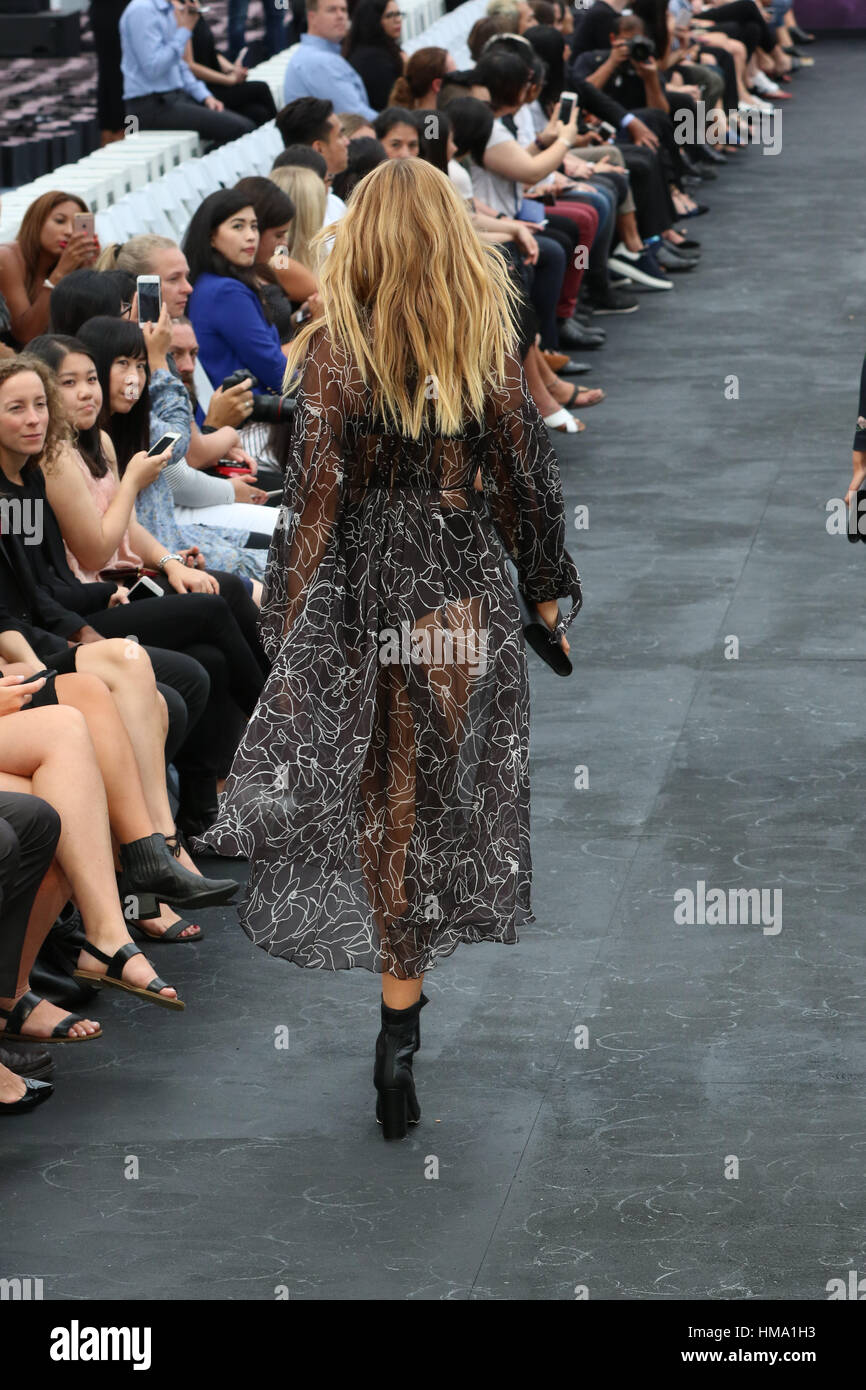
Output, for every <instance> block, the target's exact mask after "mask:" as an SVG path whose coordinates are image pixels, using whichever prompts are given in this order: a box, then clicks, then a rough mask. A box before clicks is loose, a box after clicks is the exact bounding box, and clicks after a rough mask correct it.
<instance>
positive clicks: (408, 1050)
mask: <svg viewBox="0 0 866 1390" xmlns="http://www.w3.org/2000/svg"><path fill="white" fill-rule="evenodd" d="M429 1002H430V1001H429V999H428V998H427V996H426V994H422V995H421V997H420V999H419V1000H418V1002H417V1004H410V1006H409V1008H408V1009H389V1008H388V1006H387V1005H386V1004H385V1003H383V1004H382V1031H381V1032H380V1034H379V1036H378V1038H377V1039H376V1065H375V1067H374V1069H373V1085H374V1086H375V1087H376V1090H377V1091H378V1092H379V1095H378V1097H377V1100H376V1119H377V1120H378V1121H379V1122H380V1124H381V1125H382V1134H383V1137H384V1138H385V1139H405V1138H406V1131H407V1128H408V1126H409V1125H410V1124H413V1125H417V1123H418V1121H419V1120H420V1118H421V1107H420V1105H419V1104H418V1097H417V1096H416V1094H415V1078H414V1076H413V1075H412V1058H413V1056H414V1055H415V1053H416V1052H417V1051H418V1049H419V1048H420V1046H421V1017H420V1016H421V1010H422V1009H423V1007H424V1005H425V1004H429Z"/></svg>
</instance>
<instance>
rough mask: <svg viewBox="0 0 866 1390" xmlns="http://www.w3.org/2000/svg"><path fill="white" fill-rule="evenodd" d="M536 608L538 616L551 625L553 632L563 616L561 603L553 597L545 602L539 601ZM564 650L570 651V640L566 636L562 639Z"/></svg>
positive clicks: (545, 623) (546, 624)
mask: <svg viewBox="0 0 866 1390" xmlns="http://www.w3.org/2000/svg"><path fill="white" fill-rule="evenodd" d="M535 609H536V612H537V613H538V616H539V617H540V618H541V621H542V622H543V623H544V625H545V627H549V628H550V630H551V632H552V631H553V629H554V628H555V627H556V624H557V623H558V622H559V620H560V617H561V616H562V615H561V614H560V611H559V604H558V603H557V601H556V599H555V598H551V599H548V600H547V601H546V602H545V603H537V604H536V605H535ZM562 650H563V651H564V652H568V650H569V646H568V642H567V641H566V639H565V638H564V637H563V639H562Z"/></svg>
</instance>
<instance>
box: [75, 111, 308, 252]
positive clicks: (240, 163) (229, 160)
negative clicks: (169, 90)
mask: <svg viewBox="0 0 866 1390" xmlns="http://www.w3.org/2000/svg"><path fill="white" fill-rule="evenodd" d="M282 148H283V142H282V139H281V137H280V133H279V131H278V130H277V129H276V127H275V125H274V123H273V121H269V122H268V124H267V125H264V126H261V127H260V128H259V129H258V130H253V131H250V133H249V135H242V136H241V137H240V139H238V140H232V141H231V142H230V143H229V144H227V145H222V146H221V147H220V148H219V149H217V150H213V151H212V152H211V153H210V154H206V155H204V156H203V157H202V158H198V159H188V160H185V161H184V162H183V163H182V164H179V165H178V166H177V167H176V168H172V169H168V170H167V171H166V172H165V173H164V174H163V175H162V177H161V178H159V179H156V180H155V181H154V182H151V183H148V184H147V186H146V187H143V188H139V189H135V190H133V191H131V192H129V193H127V194H126V196H125V197H123V198H120V199H119V200H118V201H117V202H116V203H113V204H112V206H111V207H108V208H104V209H103V210H102V211H101V212H97V214H96V233H97V236H98V237H99V240H100V241H101V243H102V244H103V246H105V245H107V244H108V243H109V242H113V241H117V242H123V241H128V240H129V238H130V237H132V236H136V235H137V234H139V233H141V232H156V233H157V234H158V235H159V236H168V237H171V238H172V239H173V240H174V241H182V240H183V237H184V234H185V232H186V229H187V226H188V225H189V220H190V218H191V217H192V214H193V213H194V212H195V210H196V208H197V207H198V205H199V203H201V201H202V199H204V198H206V197H207V195H208V194H209V193H213V192H214V191H215V190H216V189H217V188H232V187H233V186H234V185H235V184H236V183H237V182H238V180H239V179H242V178H246V177H247V176H248V175H250V174H267V173H269V172H270V169H271V166H272V164H273V162H274V159H275V158H276V156H277V155H278V154H279V152H280V150H281V149H282Z"/></svg>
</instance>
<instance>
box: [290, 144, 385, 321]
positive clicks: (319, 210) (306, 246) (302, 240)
mask: <svg viewBox="0 0 866 1390" xmlns="http://www.w3.org/2000/svg"><path fill="white" fill-rule="evenodd" d="M361 143H363V142H361ZM268 177H269V178H270V179H271V180H272V182H273V183H274V184H276V186H277V188H279V189H281V191H282V192H283V193H285V194H286V196H287V197H288V198H291V200H292V203H293V204H294V208H295V215H294V218H293V219H292V225H291V227H290V228H289V234H288V241H287V247H288V252H289V255H290V256H291V258H292V260H293V261H294V262H295V263H296V264H297V265H300V266H303V268H304V270H305V271H306V272H307V274H308V275H310V276H311V277H312V278H313V279H314V280H315V288H314V289H313V291H312V294H313V295H317V294H318V290H319V280H318V270H317V264H316V256H315V253H314V252H313V251H312V249H311V247H310V242H311V241H312V239H313V237H314V236H315V234H316V232H318V231H320V230H321V228H322V227H323V226H324V216H325V202H326V198H327V194H326V192H325V185H324V183H323V182H322V180H321V179H320V178H319V175H318V174H316V173H314V171H313V170H312V169H310V168H307V167H306V166H305V165H303V164H282V165H280V167H279V168H278V169H272V170H271V172H270V174H269V175H268ZM339 177H340V178H342V177H343V175H342V174H341V175H339ZM308 297H309V296H308Z"/></svg>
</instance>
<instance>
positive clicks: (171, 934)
mask: <svg viewBox="0 0 866 1390" xmlns="http://www.w3.org/2000/svg"><path fill="white" fill-rule="evenodd" d="M126 925H127V927H128V928H129V930H130V931H134V932H137V933H138V935H139V936H143V937H144V938H145V940H146V941H156V942H159V941H170V942H173V943H175V944H176V945H178V946H188V945H189V944H190V942H192V941H201V940H202V939H203V938H204V932H203V931H202V929H201V927H199V924H198V922H187V920H186V918H185V917H179V918H178V920H177V921H176V922H172V924H171V926H170V927H167V928H166V930H165V931H164V932H161V933H160V934H159V936H157V935H156V933H155V932H149V931H148V930H147V928H146V927H143V926H142V925H141V923H140V922H127V924H126ZM187 927H198V934H197V935H196V936H181V932H182V931H186V929H187Z"/></svg>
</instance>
